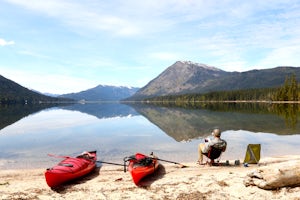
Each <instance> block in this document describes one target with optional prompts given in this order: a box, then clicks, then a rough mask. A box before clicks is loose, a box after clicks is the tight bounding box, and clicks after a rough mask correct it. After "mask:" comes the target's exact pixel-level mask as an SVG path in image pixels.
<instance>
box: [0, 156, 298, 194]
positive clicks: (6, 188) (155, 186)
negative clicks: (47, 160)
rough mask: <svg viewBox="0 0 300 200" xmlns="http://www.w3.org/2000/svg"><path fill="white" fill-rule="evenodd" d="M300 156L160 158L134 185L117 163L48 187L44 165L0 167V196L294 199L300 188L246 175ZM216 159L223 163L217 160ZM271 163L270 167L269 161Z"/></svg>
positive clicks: (105, 165)
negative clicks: (255, 182) (265, 184)
mask: <svg viewBox="0 0 300 200" xmlns="http://www.w3.org/2000/svg"><path fill="white" fill-rule="evenodd" d="M291 160H297V161H299V160H300V156H298V155H287V156H278V157H268V158H263V159H261V160H260V162H259V165H257V164H250V165H249V167H244V166H243V165H242V164H241V165H239V166H235V165H234V160H229V162H230V166H208V165H201V166H199V165H197V164H196V163H182V164H183V165H186V166H187V167H184V168H180V166H179V165H177V164H170V163H165V162H162V161H161V162H160V166H159V169H158V170H157V171H156V172H155V173H154V174H153V175H151V176H149V177H147V178H146V179H144V180H143V181H142V182H141V185H140V186H139V187H137V186H136V185H135V184H134V183H133V182H132V180H131V176H130V174H129V173H128V172H126V173H124V171H123V167H122V166H112V165H108V164H102V165H101V166H100V167H99V168H97V169H96V170H95V171H94V172H93V173H91V174H89V175H87V176H85V177H83V178H81V179H78V180H75V181H73V182H70V183H66V184H64V185H62V186H60V187H58V188H56V189H51V188H49V187H48V186H47V184H46V181H45V178H44V172H45V169H26V170H22V169H13V170H12V169H7V170H1V171H0V192H1V194H0V199H83V198H86V199H113V200H115V199H122V200H124V199H255V198H256V199H295V200H296V199H297V200H299V197H300V187H283V188H280V189H277V190H264V189H260V188H258V187H257V186H248V187H246V186H245V184H244V183H243V182H244V180H245V178H246V176H247V174H248V173H249V172H251V171H253V170H255V169H258V168H260V167H266V166H267V167H270V169H272V168H274V166H275V165H276V164H278V163H284V162H288V161H291ZM221 162H225V161H224V160H221ZM273 165H274V166H273Z"/></svg>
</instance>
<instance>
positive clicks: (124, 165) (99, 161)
mask: <svg viewBox="0 0 300 200" xmlns="http://www.w3.org/2000/svg"><path fill="white" fill-rule="evenodd" d="M96 162H97V163H104V164H110V165H118V166H123V167H124V172H126V163H125V162H124V164H119V163H112V162H105V161H101V160H98V161H96Z"/></svg>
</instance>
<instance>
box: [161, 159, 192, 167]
mask: <svg viewBox="0 0 300 200" xmlns="http://www.w3.org/2000/svg"><path fill="white" fill-rule="evenodd" d="M156 159H157V160H160V161H164V162H169V163H173V164H176V165H179V167H180V168H184V167H188V166H186V165H183V164H181V163H178V162H174V161H169V160H164V159H160V158H156Z"/></svg>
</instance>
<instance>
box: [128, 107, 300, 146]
mask: <svg viewBox="0 0 300 200" xmlns="http://www.w3.org/2000/svg"><path fill="white" fill-rule="evenodd" d="M129 105H130V106H132V107H133V108H134V109H135V110H136V111H137V112H139V113H140V114H142V115H143V116H144V117H146V118H147V119H148V120H150V121H151V122H152V123H153V124H155V125H157V126H158V127H159V128H160V129H162V130H163V131H164V132H165V133H166V134H168V135H169V136H171V137H172V138H174V139H175V140H176V141H186V140H191V139H195V138H198V137H205V136H207V135H208V134H209V133H210V132H211V130H212V128H214V127H220V128H221V129H222V130H223V131H225V130H247V131H251V132H265V133H274V134H279V135H289V134H300V126H299V124H297V119H298V117H299V114H300V112H299V105H298V104H228V103H227V104H197V105H192V106H183V107H177V106H174V105H168V106H157V105H150V104H129Z"/></svg>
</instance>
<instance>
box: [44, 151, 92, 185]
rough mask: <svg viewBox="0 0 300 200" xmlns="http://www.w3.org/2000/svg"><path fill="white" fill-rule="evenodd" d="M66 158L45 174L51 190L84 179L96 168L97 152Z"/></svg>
mask: <svg viewBox="0 0 300 200" xmlns="http://www.w3.org/2000/svg"><path fill="white" fill-rule="evenodd" d="M64 158H65V159H64V160H62V161H61V162H59V163H58V164H57V165H55V166H54V167H52V168H49V169H47V171H46V172H45V178H46V182H47V184H48V186H49V187H51V188H52V187H56V186H59V185H61V184H62V183H65V182H68V181H70V180H73V179H76V178H79V177H82V176H84V175H86V174H88V173H90V172H91V171H93V170H94V169H95V168H96V161H97V154H96V151H90V152H84V153H82V154H81V155H79V156H77V157H67V156H66V157H64Z"/></svg>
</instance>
